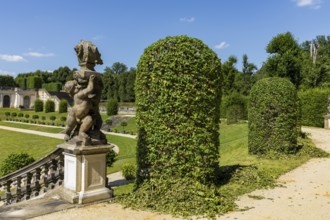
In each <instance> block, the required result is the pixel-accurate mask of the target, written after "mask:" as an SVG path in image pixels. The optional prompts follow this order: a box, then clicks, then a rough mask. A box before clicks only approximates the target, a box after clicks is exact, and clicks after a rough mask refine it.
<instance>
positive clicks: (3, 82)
mask: <svg viewBox="0 0 330 220" xmlns="http://www.w3.org/2000/svg"><path fill="white" fill-rule="evenodd" d="M15 86H16V83H15V80H14V77H12V76H9V75H5V76H1V75H0V87H15Z"/></svg>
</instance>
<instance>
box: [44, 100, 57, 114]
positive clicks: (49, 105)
mask: <svg viewBox="0 0 330 220" xmlns="http://www.w3.org/2000/svg"><path fill="white" fill-rule="evenodd" d="M45 112H46V113H48V112H55V103H54V101H53V100H50V99H48V100H47V101H46V103H45Z"/></svg>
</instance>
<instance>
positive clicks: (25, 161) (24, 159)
mask: <svg viewBox="0 0 330 220" xmlns="http://www.w3.org/2000/svg"><path fill="white" fill-rule="evenodd" d="M34 161H35V160H34V158H33V157H32V156H31V155H29V154H28V153H12V154H9V155H8V157H7V158H6V159H5V160H4V161H3V162H2V164H1V166H0V176H5V175H7V174H9V173H12V172H14V171H16V170H19V169H21V168H23V167H25V166H27V165H29V164H31V163H33V162H34Z"/></svg>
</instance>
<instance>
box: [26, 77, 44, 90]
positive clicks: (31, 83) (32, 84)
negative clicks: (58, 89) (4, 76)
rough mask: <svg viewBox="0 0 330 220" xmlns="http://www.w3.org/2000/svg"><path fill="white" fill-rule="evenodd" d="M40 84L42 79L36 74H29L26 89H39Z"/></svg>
mask: <svg viewBox="0 0 330 220" xmlns="http://www.w3.org/2000/svg"><path fill="white" fill-rule="evenodd" d="M41 86H42V79H41V78H40V77H37V76H29V77H27V79H26V87H27V89H40V88H41Z"/></svg>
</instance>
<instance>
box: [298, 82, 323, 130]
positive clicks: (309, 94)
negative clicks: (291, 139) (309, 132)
mask: <svg viewBox="0 0 330 220" xmlns="http://www.w3.org/2000/svg"><path fill="white" fill-rule="evenodd" d="M329 95H330V89H320V88H316V89H308V90H306V91H300V92H298V96H299V101H300V108H301V111H300V114H301V124H302V125H306V126H314V127H323V126H324V118H323V116H324V115H325V114H327V112H328V104H329V103H328V96H329Z"/></svg>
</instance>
